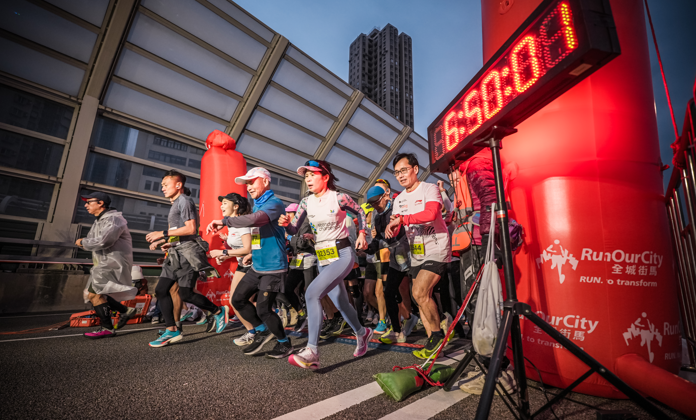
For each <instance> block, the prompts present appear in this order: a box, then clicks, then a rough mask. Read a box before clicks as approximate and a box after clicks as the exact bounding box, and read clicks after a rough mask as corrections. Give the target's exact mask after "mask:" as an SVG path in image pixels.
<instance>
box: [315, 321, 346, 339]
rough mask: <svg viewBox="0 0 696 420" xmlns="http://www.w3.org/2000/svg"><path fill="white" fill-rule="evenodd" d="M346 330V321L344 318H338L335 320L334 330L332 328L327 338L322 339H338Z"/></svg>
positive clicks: (327, 333)
mask: <svg viewBox="0 0 696 420" xmlns="http://www.w3.org/2000/svg"><path fill="white" fill-rule="evenodd" d="M345 328H346V321H345V320H344V319H343V317H342V316H339V317H338V318H334V325H333V327H332V328H330V329H329V330H328V331H326V333H325V334H324V335H325V337H321V338H324V339H326V338H329V337H338V336H339V335H341V333H343V330H344V329H345Z"/></svg>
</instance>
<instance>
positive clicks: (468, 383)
mask: <svg viewBox="0 0 696 420" xmlns="http://www.w3.org/2000/svg"><path fill="white" fill-rule="evenodd" d="M497 382H498V383H497V385H496V388H497V390H498V392H496V393H495V395H498V396H500V395H501V394H503V389H505V391H506V392H507V393H508V394H514V393H515V391H516V390H517V382H516V381H515V374H514V369H513V368H512V366H508V367H507V369H506V370H503V371H501V372H500V376H499V377H498V381H497ZM485 383H486V375H485V374H484V373H483V372H482V371H481V368H480V367H478V366H476V367H475V368H474V370H472V371H470V372H469V373H468V374H467V375H466V378H465V379H464V383H463V384H462V385H461V386H460V387H459V389H461V390H462V391H464V392H466V393H467V394H472V395H481V393H483V386H484V384H485ZM499 393H500V394H499Z"/></svg>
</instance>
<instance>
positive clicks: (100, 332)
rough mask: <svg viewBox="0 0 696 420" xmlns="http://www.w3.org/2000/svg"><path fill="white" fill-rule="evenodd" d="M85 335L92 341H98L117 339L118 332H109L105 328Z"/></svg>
mask: <svg viewBox="0 0 696 420" xmlns="http://www.w3.org/2000/svg"><path fill="white" fill-rule="evenodd" d="M83 335H84V336H85V337H87V338H91V339H92V340H98V339H100V338H109V337H115V336H116V331H114V330H109V329H106V328H104V327H99V329H98V330H96V331H92V332H88V333H84V334H83Z"/></svg>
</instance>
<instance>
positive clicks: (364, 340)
mask: <svg viewBox="0 0 696 420" xmlns="http://www.w3.org/2000/svg"><path fill="white" fill-rule="evenodd" d="M372 333H373V331H372V328H365V334H363V336H362V337H361V336H360V335H357V337H356V340H355V341H357V343H356V345H355V352H354V353H353V356H355V357H361V356H364V355H365V353H367V349H368V347H369V344H370V340H372Z"/></svg>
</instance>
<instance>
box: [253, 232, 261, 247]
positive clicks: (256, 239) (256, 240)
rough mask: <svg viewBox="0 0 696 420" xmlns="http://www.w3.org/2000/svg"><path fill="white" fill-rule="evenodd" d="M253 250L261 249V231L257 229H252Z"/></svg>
mask: <svg viewBox="0 0 696 420" xmlns="http://www.w3.org/2000/svg"><path fill="white" fill-rule="evenodd" d="M251 249H261V231H260V230H259V228H257V227H253V228H251Z"/></svg>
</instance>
